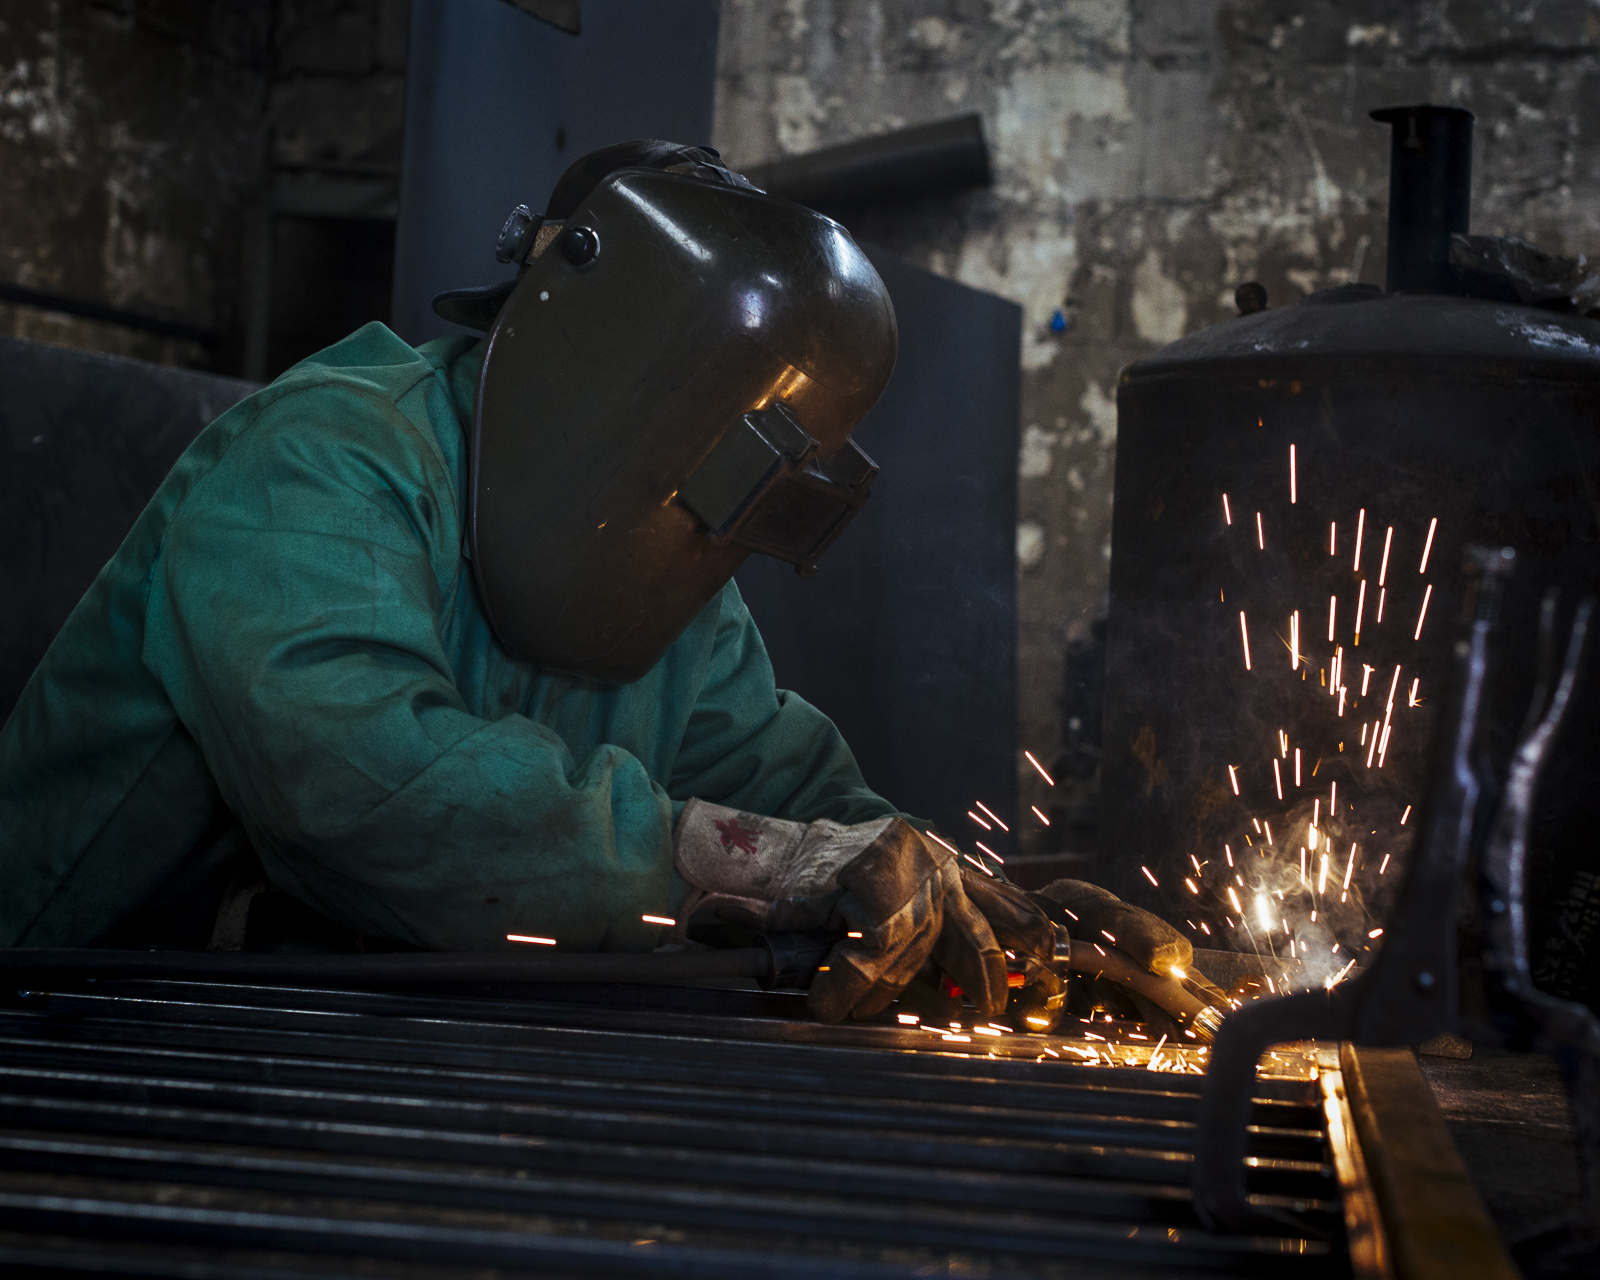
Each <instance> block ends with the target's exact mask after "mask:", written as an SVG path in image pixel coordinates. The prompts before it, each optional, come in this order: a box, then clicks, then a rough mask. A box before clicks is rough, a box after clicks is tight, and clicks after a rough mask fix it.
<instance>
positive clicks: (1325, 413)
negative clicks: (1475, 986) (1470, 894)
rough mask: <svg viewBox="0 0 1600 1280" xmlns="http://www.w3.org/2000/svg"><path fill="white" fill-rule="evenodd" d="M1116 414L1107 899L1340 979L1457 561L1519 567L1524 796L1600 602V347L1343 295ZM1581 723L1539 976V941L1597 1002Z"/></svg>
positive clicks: (1164, 354) (1221, 339) (1416, 728)
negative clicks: (1545, 668) (1583, 926)
mask: <svg viewBox="0 0 1600 1280" xmlns="http://www.w3.org/2000/svg"><path fill="white" fill-rule="evenodd" d="M1117 407H1118V439H1117V467H1116V481H1115V511H1114V515H1113V523H1112V563H1111V596H1110V617H1109V621H1108V632H1107V671H1106V693H1105V722H1104V728H1103V734H1104V737H1103V755H1102V773H1101V787H1102V813H1103V815H1104V818H1103V825H1102V837H1101V839H1102V843H1101V850H1102V855H1101V857H1102V866H1101V874H1102V877H1103V879H1104V881H1105V883H1106V884H1107V886H1108V887H1110V888H1113V889H1115V890H1116V891H1117V892H1119V893H1121V894H1123V895H1124V896H1125V897H1128V898H1130V900H1133V901H1137V902H1140V903H1142V904H1143V905H1146V906H1149V907H1151V908H1152V909H1155V910H1157V911H1160V912H1161V913H1162V914H1164V915H1166V916H1168V917H1169V918H1172V919H1174V920H1181V921H1183V922H1185V924H1186V925H1187V926H1188V928H1190V929H1192V930H1193V934H1192V936H1193V937H1194V939H1195V941H1196V942H1197V943H1198V944H1200V945H1210V946H1224V947H1233V948H1239V949H1245V950H1250V949H1252V948H1253V949H1257V950H1260V951H1261V952H1262V953H1263V954H1265V953H1267V952H1268V951H1271V952H1272V953H1274V954H1276V955H1278V956H1280V957H1283V958H1293V959H1295V960H1298V961H1300V962H1302V964H1301V972H1302V974H1303V976H1304V980H1305V981H1306V982H1307V983H1311V982H1317V981H1326V980H1327V979H1328V978H1329V977H1332V976H1335V975H1336V974H1337V973H1338V972H1339V971H1340V970H1342V969H1344V968H1345V966H1347V965H1348V964H1349V962H1350V961H1351V960H1359V959H1361V958H1363V957H1364V956H1366V955H1368V954H1369V953H1370V951H1375V950H1376V949H1377V947H1378V946H1379V945H1381V929H1382V926H1383V921H1384V917H1385V914H1386V910H1387V906H1388V903H1389V900H1390V896H1391V894H1392V892H1393V890H1395V889H1397V888H1398V881H1399V874H1398V873H1399V871H1400V870H1401V869H1402V868H1403V866H1404V861H1405V855H1406V852H1407V850H1408V848H1409V845H1410V840H1411V838H1412V836H1413V835H1414V833H1415V831H1416V827H1415V825H1414V817H1415V812H1416V811H1415V809H1413V808H1411V806H1413V805H1415V804H1416V803H1417V801H1419V800H1420V798H1421V797H1420V788H1421V784H1422V779H1423V761H1424V758H1425V754H1426V752H1427V751H1428V749H1429V747H1430V745H1431V742H1432V737H1433V729H1434V724H1433V707H1434V701H1433V699H1434V698H1435V697H1436V696H1437V695H1438V694H1439V693H1440V692H1441V687H1440V686H1441V681H1442V679H1443V674H1444V662H1443V658H1444V647H1445V646H1446V644H1447V643H1448V641H1449V640H1450V638H1451V634H1452V629H1453V625H1454V623H1455V621H1456V619H1457V617H1458V616H1459V613H1460V610H1461V607H1462V603H1463V601H1462V594H1463V577H1462V573H1461V555H1462V551H1463V548H1464V547H1466V546H1467V545H1469V544H1473V543H1480V544H1488V545H1494V546H1499V545H1508V546H1511V547H1514V548H1515V549H1516V550H1517V552H1518V554H1519V573H1518V585H1517V588H1516V590H1515V591H1514V593H1513V596H1512V598H1511V599H1510V600H1509V601H1508V603H1507V613H1506V620H1505V628H1504V635H1505V641H1504V646H1503V658H1504V661H1503V663H1502V666H1501V678H1500V681H1499V684H1498V686H1497V689H1496V693H1495V702H1494V706H1493V708H1492V712H1491V716H1490V719H1491V723H1492V726H1493V728H1492V731H1491V737H1490V750H1491V753H1492V754H1497V755H1498V759H1499V763H1500V765H1501V767H1502V768H1503V766H1504V760H1505V757H1506V754H1507V753H1508V751H1509V745H1510V741H1511V738H1512V737H1513V736H1514V734H1515V731H1516V729H1517V727H1518V724H1519V722H1520V719H1521V715H1522V712H1523V710H1524V709H1525V704H1526V700H1527V698H1528V696H1529V693H1530V691H1531V685H1532V667H1533V652H1534V638H1535V628H1536V625H1537V613H1538V601H1539V597H1540V595H1541V593H1542V591H1543V590H1544V588H1545V587H1546V586H1547V585H1549V584H1556V585H1559V586H1560V587H1561V588H1562V589H1563V592H1564V596H1563V609H1562V615H1561V616H1562V617H1570V615H1571V610H1572V607H1573V605H1574V604H1575V602H1576V599H1577V598H1578V597H1579V596H1580V595H1582V594H1584V593H1597V592H1600V322H1597V321H1595V320H1591V319H1586V318H1583V317H1581V316H1577V315H1570V314H1567V315H1563V314H1557V313H1554V312H1552V311H1549V310H1542V309H1533V308H1529V307H1522V306H1515V305H1509V304H1505V303H1499V302H1486V301H1479V300H1475V299H1472V298H1465V297H1453V296H1444V295H1439V294H1423V293H1393V294H1391V293H1385V292H1383V291H1381V290H1379V289H1377V288H1375V287H1372V286H1365V285H1347V286H1343V287H1339V288H1334V289H1328V290H1325V291H1323V292H1320V293H1315V294H1312V295H1310V296H1309V297H1306V298H1304V299H1302V300H1301V301H1300V302H1298V303H1297V304H1295V305H1292V306H1283V307H1277V308H1271V309H1267V310H1262V311H1257V312H1255V313H1254V314H1249V315H1243V316H1240V317H1239V318H1237V319H1234V320H1229V321H1225V322H1223V323H1220V324H1217V325H1214V326H1212V327H1211V328H1209V329H1206V330H1203V331H1201V332H1199V333H1195V334H1192V335H1190V336H1188V337H1186V338H1183V339H1181V340H1179V341H1178V342H1175V343H1172V344H1171V345H1169V346H1167V347H1165V348H1163V349H1162V350H1161V351H1159V352H1157V353H1156V354H1155V355H1153V356H1150V357H1148V358H1147V359H1144V360H1141V361H1139V362H1137V363H1136V364H1134V365H1132V366H1131V367H1129V368H1128V369H1127V370H1126V371H1125V372H1124V373H1123V375H1122V382H1121V386H1120V388H1119V391H1118V397H1117ZM1568 723H1569V725H1570V728H1569V729H1568V730H1567V732H1566V734H1565V738H1564V740H1563V741H1562V742H1561V743H1560V744H1559V745H1558V749H1557V753H1556V759H1555V760H1554V761H1553V763H1552V766H1551V768H1550V770H1549V774H1548V781H1547V782H1546V784H1545V787H1544V790H1543V792H1542V794H1541V797H1540V802H1539V804H1540V819H1539V822H1538V829H1537V843H1536V845H1535V848H1534V851H1533V862H1532V864H1531V870H1532V874H1531V876H1530V896H1531V901H1530V907H1531V924H1532V927H1533V937H1534V939H1535V946H1534V953H1535V954H1534V960H1535V967H1536V969H1537V968H1539V967H1540V964H1541V947H1540V941H1541V940H1543V941H1544V942H1545V943H1547V944H1548V945H1546V946H1545V947H1544V949H1543V952H1542V959H1543V962H1544V967H1545V969H1546V970H1547V977H1549V976H1550V975H1552V974H1553V975H1554V976H1553V977H1550V981H1551V984H1552V985H1554V986H1557V987H1561V986H1563V985H1565V987H1566V993H1567V994H1572V995H1577V996H1579V997H1587V998H1590V999H1592V998H1593V996H1594V994H1595V993H1594V992H1593V991H1592V990H1588V989H1586V984H1587V983H1589V982H1590V981H1591V980H1592V974H1591V975H1588V976H1585V975H1583V974H1582V973H1574V972H1572V971H1571V970H1572V965H1573V964H1574V963H1575V960H1574V956H1575V954H1576V953H1574V952H1573V950H1572V946H1573V944H1574V943H1575V942H1577V943H1580V944H1581V942H1582V940H1581V939H1575V938H1574V937H1573V929H1574V921H1575V920H1578V918H1579V917H1581V916H1582V915H1583V911H1584V910H1585V909H1586V908H1584V906H1583V904H1584V903H1585V902H1589V903H1590V906H1589V908H1587V909H1589V910H1591V911H1592V910H1593V907H1594V906H1596V905H1600V893H1596V892H1595V888H1596V880H1597V873H1600V858H1597V857H1596V853H1597V841H1596V837H1595V832H1596V831H1597V830H1600V825H1597V818H1600V785H1597V784H1596V782H1595V780H1594V776H1593V768H1594V766H1595V764H1596V762H1600V679H1590V680H1588V681H1587V682H1586V683H1585V685H1584V686H1583V687H1582V688H1581V690H1580V694H1579V705H1578V706H1576V707H1575V708H1574V709H1573V712H1572V714H1571V715H1570V717H1569V721H1568ZM1591 899H1592V901H1591ZM1574 904H1577V905H1576V906H1575V905H1574ZM1448 909H1449V904H1446V903H1441V904H1440V910H1441V912H1443V911H1447V910H1448ZM1374 931H1378V932H1374ZM1595 941H1597V942H1600V939H1596V940H1595ZM1590 945H1591V948H1592V945H1593V944H1592V943H1591V944H1590ZM1580 951H1581V946H1580ZM1576 962H1577V963H1580V964H1581V961H1576ZM1563 966H1565V967H1566V973H1565V977H1563V976H1562V975H1561V973H1560V972H1557V971H1560V970H1562V969H1563ZM1590 967H1591V968H1593V967H1594V966H1590Z"/></svg>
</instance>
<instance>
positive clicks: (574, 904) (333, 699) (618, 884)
mask: <svg viewBox="0 0 1600 1280" xmlns="http://www.w3.org/2000/svg"><path fill="white" fill-rule="evenodd" d="M294 399H295V398H293V397H291V400H290V401H289V402H287V403H286V402H279V406H278V407H276V408H269V409H268V410H267V411H266V414H265V416H264V419H263V420H262V422H260V423H258V425H257V426H256V427H254V428H252V429H251V430H249V431H247V432H245V433H244V434H243V435H242V436H241V437H240V439H238V440H237V441H236V442H235V443H234V444H233V445H232V446H231V447H230V449H229V452H228V454H227V456H226V457H225V458H224V459H223V460H222V461H221V462H220V463H219V464H218V465H217V466H216V468H215V469H214V470H213V471H212V472H211V473H209V474H208V475H207V476H205V477H204V478H203V479H202V480H200V481H199V483H198V484H197V486H196V488H195V490H194V491H193V492H192V493H191V494H190V495H189V496H188V498H187V499H186V500H185V503H184V505H183V507H182V508H181V509H180V510H179V511H178V513H177V514H176V515H175V517H174V519H173V521H172V524H171V527H170V529H169V531H168V535H167V538H166V540H165V542H164V545H163V548H162V552H161V555H160V558H159V560H158V561H157V563H156V566H155V570H154V573H153V576H152V581H151V583H150V596H149V605H148V610H147V622H146V628H147V630H146V637H145V650H144V652H145V662H146V664H147V666H149V668H150V669H151V670H152V671H153V672H154V673H155V674H156V675H157V677H158V678H159V679H160V680H161V681H162V683H163V685H164V686H165V688H166V690H167V693H168V696H169V697H170V698H171V700H172V702H173V704H174V706H175V707H176V709H177V713H178V715H179V717H180V718H181V720H182V721H183V723H184V725H185V727H186V728H187V729H188V730H189V732H190V733H191V734H192V735H193V736H194V738H195V740H196V741H197V742H198V743H199V745H200V748H201V750H202V752H203V753H204V755H205V759H206V762H207V764H208V766H209V768H210V769H211V771H212V773H213V774H214V776H215V778H216V781H217V784H218V786H219V788H220V789H221V792H222V796H223V799H224V800H225V802H226V803H227V805H228V807H229V808H230V809H231V810H232V811H233V812H234V813H235V814H236V815H237V816H238V817H239V819H240V820H241V821H242V823H243V824H244V826H245V828H246V830H247V831H248V833H249V835H250V837H251V841H252V843H253V844H254V845H255V848H256V850H257V852H258V853H259V854H260V856H261V859H262V862H263V864H264V865H265V867H266V870H267V872H268V874H269V875H270V876H271V877H272V878H273V880H274V881H276V882H277V883H278V884H280V885H282V886H283V887H284V888H286V889H288V890H290V891H291V892H292V893H294V894H296V895H297V896H298V897H301V898H302V899H304V900H305V901H306V902H308V903H310V904H312V905H313V906H315V907H316V908H317V909H319V910H320V911H322V912H323V913H325V914H326V915H328V916H330V917H332V918H334V919H336V920H339V921H341V922H342V923H344V924H346V925H348V926H350V927H352V928H357V929H361V930H365V931H369V932H374V933H378V934H382V935H386V936H388V937H392V938H396V939H399V940H401V941H404V942H410V943H413V944H416V945H421V946H425V947H430V948H436V949H477V948H486V947H493V946H497V945H498V946H504V945H506V943H505V941H504V939H505V935H506V934H507V933H520V934H531V935H536V936H553V937H555V938H557V939H558V941H559V942H560V943H561V944H562V945H564V946H573V947H578V948H596V947H598V948H618V949H626V948H640V949H643V948H648V947H651V946H654V945H655V944H656V943H657V942H658V941H659V933H660V931H659V929H656V928H654V927H652V926H649V925H646V924H644V923H643V922H641V921H640V918H639V917H640V915H641V914H643V913H645V912H655V913H659V912H662V911H664V910H666V909H667V907H668V904H669V900H670V894H671V889H672V878H671V866H672V853H671V823H672V805H671V802H670V801H669V800H668V798H667V795H666V793H665V792H664V791H663V790H661V789H660V788H658V787H656V786H654V785H653V784H652V782H651V780H650V778H649V776H648V775H647V773H646V769H645V767H644V765H643V764H642V763H641V762H640V761H639V760H638V759H636V758H635V757H634V756H632V755H630V754H629V753H627V752H626V751H623V750H622V749H620V748H617V747H611V746H602V747H600V748H599V749H598V750H596V751H594V752H593V753H592V754H591V755H589V756H588V757H587V758H584V759H574V758H573V756H572V754H571V753H570V752H569V751H568V749H567V747H566V745H565V744H564V743H563V742H562V741H561V739H560V738H559V737H558V736H557V735H556V734H555V733H553V732H551V731H550V730H549V729H548V728H545V727H544V726H542V725H540V724H538V723H535V722H534V721H533V720H531V719H529V718H527V717H525V716H522V715H516V714H511V715H506V716H503V717H501V718H499V719H495V720H492V721H491V720H487V719H481V718H479V717H477V716H474V715H472V714H470V713H469V712H468V710H467V709H466V705H465V703H464V701H463V699H462V697H461V694H460V693H459V691H458V689H457V684H456V679H457V674H456V673H455V672H453V671H452V670H451V666H450V662H449V660H448V657H447V653H446V649H445V646H444V644H443V643H442V641H441V636H440V630H441V628H442V627H448V626H449V625H451V618H452V616H453V611H452V608H451V602H450V601H449V600H442V599H441V593H442V591H443V590H455V591H470V590H471V589H472V587H471V584H470V581H469V580H468V577H467V575H466V574H465V573H464V572H462V569H463V566H462V565H461V564H460V562H459V560H458V557H459V546H460V543H459V525H457V524H456V522H455V519H454V516H453V513H452V512H451V511H448V510H441V509H440V508H441V504H449V503H451V496H450V495H451V493H452V491H453V484H452V483H451V480H450V476H449V473H448V471H447V469H446V468H445V466H444V464H443V461H442V460H441V459H440V458H439V456H438V454H437V452H436V450H435V449H434V446H433V445H432V442H431V441H430V440H427V439H426V438H425V437H424V436H423V435H422V434H421V433H420V432H419V431H418V430H417V429H416V428H415V427H414V426H413V425H412V424H410V423H409V422H408V421H407V420H406V419H405V418H404V417H402V416H401V415H399V414H397V413H395V412H394V410H393V409H392V407H389V406H387V405H384V404H383V403H381V402H377V403H374V404H366V405H362V404H356V405H352V406H349V412H348V413H345V414H344V415H343V416H342V417H341V415H340V414H337V413H335V414H332V415H330V414H328V413H327V412H326V409H325V404H324V402H323V401H320V400H319V401H316V402H314V403H312V404H311V405H310V411H313V412H315V413H316V420H315V422H314V423H312V424H311V426H310V428H309V429H308V427H307V425H306V424H304V423H303V422H297V421H296V420H295V413H294V410H295V405H294ZM441 584H443V586H441ZM478 674H480V675H481V673H478Z"/></svg>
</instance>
